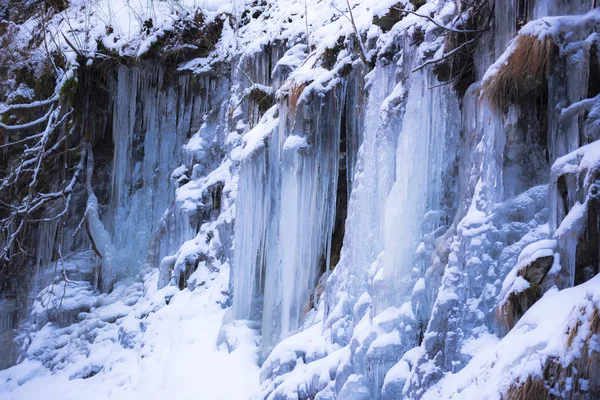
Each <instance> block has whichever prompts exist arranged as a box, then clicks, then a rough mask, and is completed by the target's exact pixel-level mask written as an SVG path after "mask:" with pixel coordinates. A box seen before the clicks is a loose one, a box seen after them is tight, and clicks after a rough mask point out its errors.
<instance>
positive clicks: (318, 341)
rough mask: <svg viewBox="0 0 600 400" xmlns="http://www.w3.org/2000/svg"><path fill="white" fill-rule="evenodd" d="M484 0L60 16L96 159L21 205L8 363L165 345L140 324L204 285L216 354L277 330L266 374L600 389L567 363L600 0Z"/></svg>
mask: <svg viewBox="0 0 600 400" xmlns="http://www.w3.org/2000/svg"><path fill="white" fill-rule="evenodd" d="M288 3H289V4H288ZM341 3H342V2H340V4H341ZM492 3H494V2H486V1H474V2H466V1H465V2H454V1H433V2H424V1H412V2H408V1H400V2H398V1H397V0H389V1H387V0H386V1H383V2H381V1H374V0H373V1H371V0H366V1H360V2H359V1H350V2H348V3H347V4H345V5H343V6H341V5H340V6H339V7H338V6H337V5H336V4H337V3H334V4H331V2H326V1H316V2H314V4H311V6H310V7H306V8H303V10H300V9H299V8H298V4H296V3H295V2H293V1H291V0H283V1H265V2H253V3H249V2H248V3H246V4H244V5H239V7H241V9H239V8H237V6H236V7H233V8H232V6H231V5H228V4H224V5H222V6H219V7H217V8H216V9H214V10H211V9H209V8H207V9H206V10H204V11H202V12H201V11H198V10H194V12H191V11H190V12H187V13H182V14H177V15H176V16H172V17H169V18H172V20H171V19H167V20H165V21H162V20H161V21H158V20H155V19H156V18H157V17H156V15H155V16H154V19H152V18H149V19H146V20H145V22H143V24H142V25H141V26H140V33H139V34H138V36H135V35H134V36H131V33H130V36H129V37H128V38H127V40H125V39H124V36H123V37H117V36H118V35H117V34H116V33H115V32H114V30H113V31H112V32H111V31H110V30H109V29H108V28H107V29H106V34H105V35H104V34H103V35H101V36H99V37H98V38H97V41H96V43H95V44H94V45H92V46H91V47H90V48H86V49H85V52H83V50H84V49H79V50H76V49H73V47H74V45H73V43H79V42H78V41H79V39H80V38H79V37H77V36H76V35H78V33H77V32H74V31H69V32H70V33H68V34H66V33H65V35H63V36H64V38H65V40H66V41H65V43H64V44H62V43H57V44H56V46H58V47H57V48H56V49H54V51H58V50H61V49H62V50H65V49H66V50H68V51H74V52H75V53H76V54H75V56H76V57H75V58H76V61H73V60H71V61H69V59H67V61H66V62H67V63H69V62H70V63H71V64H72V70H71V71H75V72H71V73H72V74H76V75H74V76H77V78H78V82H79V85H78V86H77V87H76V88H75V89H74V90H73V93H71V92H70V91H68V90H67V89H63V88H65V87H67V88H68V87H69V86H67V84H66V83H64V84H62V86H60V87H59V88H60V89H61V93H71V95H70V96H75V97H76V98H81V99H84V100H85V101H83V102H82V104H83V106H79V105H77V104H75V103H74V102H73V101H70V102H67V101H65V103H64V104H63V102H62V101H63V100H62V99H63V97H60V96H59V98H60V99H61V100H56V101H60V104H61V105H62V107H63V108H61V109H60V110H61V111H60V113H61V114H60V115H64V116H65V118H67V117H68V116H70V115H73V116H74V117H73V119H72V120H70V124H71V125H70V126H72V127H76V128H80V129H79V130H76V129H75V128H72V131H73V132H79V131H80V132H81V133H73V134H72V135H73V136H72V138H71V139H67V138H68V137H69V136H68V134H66V133H63V134H62V135H64V138H65V139H61V140H64V141H65V143H69V144H72V145H73V147H74V148H78V149H79V148H84V149H89V150H87V151H89V152H91V153H90V154H88V155H87V156H85V152H84V151H81V153H80V154H81V156H80V159H77V157H75V156H74V157H75V158H76V161H77V162H80V164H83V163H84V161H86V162H87V165H88V167H89V168H88V169H87V170H83V169H82V170H81V176H80V177H79V178H77V177H76V179H75V180H76V182H77V183H76V184H74V186H73V187H72V189H71V192H72V193H73V204H74V205H73V206H72V207H71V208H69V202H66V204H67V206H66V209H68V212H67V213H65V214H64V215H63V216H62V217H61V218H59V219H55V220H54V219H53V220H52V221H41V222H40V221H38V220H36V221H38V222H37V223H35V224H34V223H31V222H27V223H28V224H30V225H31V232H30V233H29V236H28V239H27V240H28V242H27V243H29V242H35V241H39V245H38V246H37V248H36V249H37V254H36V255H35V257H30V258H24V259H23V260H24V261H23V262H22V263H23V265H24V266H25V268H24V269H23V270H22V272H21V273H20V274H19V275H18V277H17V278H14V277H10V278H7V280H6V281H7V282H8V283H7V284H6V285H5V286H6V288H7V290H4V289H3V291H2V292H1V293H0V345H1V347H0V360H10V361H3V362H4V364H0V367H8V366H10V365H12V364H13V363H14V362H16V361H17V359H16V357H13V354H15V355H16V354H17V353H18V354H20V358H19V359H20V360H27V361H28V362H40V363H41V364H42V365H43V368H45V369H48V370H50V371H52V373H54V374H61V373H65V374H68V375H69V378H70V379H75V380H77V379H87V378H90V377H92V376H95V375H97V374H109V373H110V371H108V370H109V369H110V368H108V367H107V366H110V367H111V368H112V367H114V365H116V364H115V363H118V360H116V358H118V357H116V356H115V358H110V357H104V356H103V355H102V354H104V353H103V351H105V350H104V349H106V348H107V346H116V347H118V348H119V351H123V352H124V353H123V354H133V353H135V352H139V353H140V354H143V357H145V356H149V357H150V359H151V357H152V356H151V353H152V350H148V347H147V343H152V346H156V343H155V342H153V341H152V339H151V334H150V333H147V332H156V329H158V328H157V327H160V326H162V325H160V324H161V322H160V321H161V318H163V317H159V316H161V315H164V314H165V313H167V314H168V310H169V307H171V308H174V309H177V310H180V307H181V304H182V302H186V301H189V302H190V304H195V301H196V300H192V299H193V298H195V297H193V296H198V298H202V299H205V300H206V301H205V302H201V304H210V305H211V307H213V308H215V309H218V310H219V311H215V312H216V313H219V312H220V313H221V314H218V315H219V316H220V317H219V318H222V321H220V320H219V324H220V325H221V327H220V331H219V333H218V335H215V337H214V338H213V339H214V342H215V343H217V344H218V346H219V347H220V348H221V349H222V351H225V350H224V349H228V350H229V351H230V352H231V353H232V354H236V352H239V351H238V350H239V349H241V347H240V346H242V347H243V346H244V343H246V344H247V343H248V342H253V340H255V339H252V340H242V339H240V336H239V334H238V333H236V332H238V331H240V329H243V332H246V333H245V335H246V336H245V337H246V338H259V339H257V340H256V341H257V342H258V343H259V344H258V345H256V344H255V346H256V347H252V346H250V348H251V349H252V354H254V355H255V358H256V360H257V361H256V360H255V359H254V358H252V357H249V358H248V359H251V360H252V363H255V361H256V362H258V364H259V365H260V366H261V369H260V373H257V372H256V371H254V372H253V373H254V374H255V378H256V379H257V380H260V387H258V384H257V387H255V388H254V390H255V391H257V393H255V394H253V396H258V398H264V399H323V400H324V399H348V400H349V399H355V400H359V399H360V400H362V399H401V398H407V399H421V398H434V397H437V398H473V397H469V395H467V394H466V393H478V390H481V385H486V382H488V383H489V384H488V386H487V387H486V389H485V391H484V392H481V393H485V398H505V397H506V396H508V397H509V398H511V397H512V398H521V397H523V396H524V395H525V394H524V393H529V392H528V391H535V392H536V393H542V394H545V395H549V394H552V395H556V396H563V397H566V398H577V397H578V396H584V397H585V396H587V397H590V398H593V397H595V396H598V395H600V393H599V392H598V382H596V379H595V378H594V377H593V376H592V375H593V374H592V373H591V372H590V371H591V370H590V371H588V370H585V371H584V372H583V373H582V374H581V375H580V376H578V375H577V373H576V372H575V371H576V370H581V369H582V366H584V365H592V364H593V363H595V362H597V360H598V353H597V351H596V348H595V347H594V346H595V343H596V341H597V335H598V334H599V333H598V323H597V322H598V311H597V310H598V307H600V304H599V301H600V300H599V299H600V290H599V289H598V286H597V280H598V279H597V277H596V276H597V275H598V272H599V268H600V265H599V262H600V260H599V254H598V248H599V246H600V236H599V231H598V229H599V226H600V225H599V223H600V220H599V218H600V216H599V207H600V204H599V203H598V201H599V198H600V189H599V188H600V186H599V185H600V174H599V172H598V171H599V168H600V167H599V166H600V144H599V143H600V141H598V139H600V128H599V127H600V86H599V85H598V80H599V79H600V68H599V66H598V54H599V42H598V38H597V36H598V34H597V32H598V30H599V29H600V11H598V10H594V9H593V7H594V4H595V3H594V2H593V1H590V0H577V1H563V0H552V1H550V0H548V1H545V0H536V1H530V2H522V1H517V0H514V1H513V0H510V1H508V2H505V1H502V2H501V1H498V2H495V3H496V4H492ZM288 6H289V7H288ZM66 7H67V8H66V9H64V10H60V12H58V13H57V14H56V15H54V16H53V17H52V19H50V23H49V28H48V29H50V30H52V29H55V32H63V30H65V31H66V29H65V27H64V26H62V25H61V24H62V22H60V21H62V20H61V19H60V15H61V14H60V13H66V15H70V14H69V13H75V12H76V11H75V8H74V6H72V7H71V6H66ZM161 7H162V6H161ZM348 7H350V8H348ZM301 8H302V7H301ZM82 12H83V11H82ZM165 15H167V14H165ZM169 15H175V14H169ZM136 18H138V19H139V18H141V17H136ZM32 23H33V22H32ZM14 24H15V25H14V26H18V24H17V23H16V22H15V23H14ZM161 24H162V25H161ZM11 26H12V25H11ZM115 28H118V27H111V29H115ZM15 29H17V28H15ZM94 32H96V31H94ZM70 35H75V36H70ZM76 39H77V40H76ZM123 41H125V42H127V43H129V44H128V45H124V44H123ZM60 46H63V48H61V47H60ZM65 46H66V47H65ZM135 46H137V47H135ZM69 49H70V50H69ZM106 53H108V54H106ZM86 57H87V61H86V60H84V59H83V58H86ZM112 58H114V59H116V60H117V61H116V62H115V63H112V62H109V61H106V59H109V60H111V59H112ZM84 61H85V62H84ZM11 65H12V64H11ZM65 76H67V75H66V73H65ZM59 78H60V79H58V81H61V79H62V81H61V82H63V81H64V82H69V81H68V80H67V79H66V78H65V79H63V78H62V77H59ZM69 79H71V78H69ZM18 83H20V82H16V83H15V82H13V83H11V85H12V86H10V85H9V86H10V87H7V89H6V91H7V94H6V96H5V98H3V101H5V102H6V103H7V107H6V108H5V111H2V110H3V109H0V112H2V113H3V115H7V121H10V120H11V118H13V119H12V120H15V118H25V117H24V116H22V115H21V116H18V115H17V116H15V115H13V114H11V108H10V106H8V104H10V103H13V104H15V103H14V99H13V98H14V96H13V97H10V96H9V94H10V93H9V92H10V91H11V90H13V91H15V90H16V88H21V89H20V90H21V91H24V89H23V87H22V86H18V85H17V84H18ZM71 84H72V83H71ZM9 89H10V90H9ZM34 92H35V91H34ZM69 98H70V97H69ZM93 103H95V104H98V107H93V106H91V105H90V104H93ZM48 104H50V103H48ZM45 107H46V106H45ZM42 111H43V110H42ZM3 121H4V119H3ZM18 121H19V122H20V123H23V122H22V121H21V120H18ZM3 124H4V122H3ZM2 129H5V130H6V131H7V132H9V131H10V129H9V128H6V127H3V128H2ZM61 137H62V136H60V135H58V138H61ZM7 138H8V136H7ZM52 140H59V139H52ZM61 143H62V142H61ZM19 151H20V150H19ZM19 151H16V150H15V151H12V150H11V152H8V153H6V154H4V155H2V157H4V158H3V159H6V160H7V162H8V163H9V164H10V165H13V164H14V163H15V162H16V161H15V160H18V156H20V153H19ZM24 152H25V154H27V151H24ZM92 154H93V155H94V156H95V157H94V158H92V156H91V155H92ZM90 160H95V163H93V164H90ZM55 164H56V165H62V164H59V163H55ZM71 164H73V165H71ZM75 164H76V163H75V162H74V161H72V160H71V161H69V162H68V163H67V164H65V165H68V166H69V168H71V169H73V168H76V167H74V165H75ZM53 165H54V164H53ZM56 165H54V167H48V168H49V171H54V170H52V169H50V168H58V167H56ZM90 165H91V166H90ZM67 169H68V168H67ZM56 170H58V169H56ZM0 173H2V174H4V172H1V171H0ZM6 176H7V177H10V176H11V175H6ZM83 177H85V179H83ZM0 178H1V179H4V176H3V175H0ZM61 179H62V180H64V177H62V176H61V177H60V178H53V179H49V181H50V182H51V184H53V185H55V186H57V187H58V186H60V185H61V184H62V180H61ZM86 181H87V182H88V183H89V185H88V190H87V191H86V190H85V189H86V185H85V184H84V183H85V182H86ZM5 182H8V180H5ZM3 185H4V183H3ZM6 187H8V186H6ZM92 188H93V190H92ZM1 190H4V186H2V187H0V194H2V196H4V193H5V192H2V191H1ZM71 192H69V193H71ZM90 193H92V194H93V197H92V196H91V195H90ZM94 193H95V194H94ZM63 197H64V196H63ZM69 198H70V197H69ZM90 198H92V200H93V202H90ZM2 199H4V197H2ZM25 199H27V198H25ZM17 200H18V199H15V200H14V201H13V200H12V199H11V202H10V203H11V204H12V203H15V204H17V203H18V201H17ZM3 201H4V200H3ZM24 201H26V200H24ZM69 201H70V200H69ZM85 204H87V210H86V206H85ZM90 204H92V205H91V206H90ZM60 206H62V203H61V204H60ZM56 207H58V206H56ZM56 207H55V208H56ZM90 208H91V209H92V210H91V211H90ZM53 211H54V208H52V207H50V206H49V207H48V209H44V213H45V214H44V215H54V213H53ZM90 213H92V214H90ZM7 215H9V214H7ZM90 215H93V216H94V220H93V221H92V219H91V218H90ZM0 217H4V214H0ZM82 217H83V218H84V219H83V221H82ZM80 221H82V222H80ZM94 223H95V224H97V225H93V224H94ZM98 224H99V225H98ZM90 225H93V226H102V230H101V231H102V232H103V233H104V236H106V237H107V238H106V243H105V246H104V247H102V248H101V249H99V247H98V246H99V244H98V243H97V240H94V239H95V238H94V234H93V231H94V229H91V228H90ZM93 226H92V228H93ZM82 227H83V228H82ZM86 227H87V232H86ZM11 229H15V228H14V227H13V226H12V225H10V226H9V225H7V227H6V228H5V230H4V231H3V233H1V234H0V235H2V236H0V245H3V246H4V245H8V244H10V243H11V242H10V240H11V239H10V238H11V236H10V235H9V233H10V232H12V231H11ZM90 232H92V233H90ZM106 249H109V250H106ZM23 257H25V256H23ZM15 259H16V258H13V264H14V260H15ZM107 259H108V260H109V261H110V268H108V267H106V266H107V265H108V261H107ZM19 260H21V259H19ZM1 274H4V269H2V268H0V275H1ZM1 276H4V275H1ZM7 276H8V275H7ZM23 282H31V283H30V284H27V285H25V284H24V283H23ZM2 288H4V286H2ZM584 292H585V293H584ZM569 293H570V295H569V296H567V294H569ZM190 296H191V297H190ZM558 299H562V300H561V301H563V303H564V304H563V305H562V307H559V308H560V309H557V316H558V317H560V320H559V321H558V322H556V323H555V325H552V329H550V328H549V326H550V325H549V324H550V322H548V321H545V318H544V317H548V315H547V313H548V312H549V311H548V309H551V308H552V306H553V304H558V303H559V300H558ZM184 304H185V303H184ZM215 305H217V307H215ZM207 307H208V306H207ZM211 309H212V308H211ZM165 310H166V311H165ZM573 310H576V311H573ZM577 310H580V311H577ZM198 313H202V311H201V310H199V311H198ZM186 315H187V314H186ZM558 317H557V318H558ZM153 324H154V325H153ZM544 324H546V325H544ZM240 327H242V328H240ZM542 327H545V328H547V329H550V330H545V331H544V332H546V333H544V334H538V335H536V336H534V335H533V334H532V333H531V334H530V335H529V336H528V332H534V331H535V330H536V329H540V330H542ZM565 332H568V333H569V334H568V335H566V334H565ZM519 335H521V336H519ZM14 336H16V342H15V341H14V340H13V338H14ZM13 343H18V344H19V345H20V351H16V345H13ZM556 343H565V344H566V345H565V346H561V345H556ZM253 346H254V345H253ZM542 348H545V349H546V350H545V353H544V354H540V355H539V357H540V358H539V363H538V364H536V365H535V366H534V361H535V360H537V359H536V357H537V356H533V358H532V356H531V352H532V351H538V350H539V349H542ZM502 349H512V350H511V351H510V352H507V353H506V354H503V353H502V351H503V350H502ZM96 354H99V355H98V356H96ZM9 355H10V357H9ZM123 358H126V357H125V356H124V357H123ZM82 359H85V360H86V362H85V364H81V363H80V362H81V360H82ZM534 359H535V360H534ZM74 360H75V361H74ZM198 363H202V360H198ZM590 363H592V364H590ZM73 365H75V366H76V367H75V366H73ZM253 365H255V364H253ZM594 365H595V364H594ZM17 368H18V366H16V367H14V368H13V369H9V370H8V371H9V372H7V374H13V373H15V374H17V372H18V370H17ZM478 370H480V371H485V373H482V375H481V377H479V374H478V373H476V372H474V371H478ZM10 371H17V372H10ZM61 371H66V372H61ZM249 373H250V372H249ZM7 376H9V375H7ZM10 376H11V377H12V376H13V375H10ZM15 376H16V375H15ZM557 376H560V377H561V378H560V379H558V378H556V377H557ZM571 378H572V379H576V378H577V379H578V381H577V384H574V385H571V386H569V385H565V384H563V382H564V380H566V379H571ZM11 379H12V378H11ZM7 387H8V386H7ZM7 390H8V389H7ZM10 390H13V388H12V386H10ZM1 393H2V392H1V391H0V394H1ZM465 396H466V397H465ZM248 397H251V396H250V395H248Z"/></svg>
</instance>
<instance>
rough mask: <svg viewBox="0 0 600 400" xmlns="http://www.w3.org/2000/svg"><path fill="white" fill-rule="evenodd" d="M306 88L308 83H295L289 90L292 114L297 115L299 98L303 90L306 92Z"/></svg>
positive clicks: (289, 104) (289, 103)
mask: <svg viewBox="0 0 600 400" xmlns="http://www.w3.org/2000/svg"><path fill="white" fill-rule="evenodd" d="M304 88H306V83H301V84H299V85H294V86H293V87H292V88H291V89H290V90H289V92H288V99H287V100H288V108H289V110H290V114H291V115H296V109H297V107H298V99H299V98H300V96H301V95H302V92H304Z"/></svg>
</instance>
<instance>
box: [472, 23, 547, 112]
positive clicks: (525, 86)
mask: <svg viewBox="0 0 600 400" xmlns="http://www.w3.org/2000/svg"><path fill="white" fill-rule="evenodd" d="M557 52H558V46H557V45H556V43H555V42H554V40H553V39H552V38H551V37H550V36H546V37H544V38H543V39H541V40H540V39H538V38H537V37H534V36H530V35H520V36H518V37H517V42H516V43H515V45H514V50H513V52H512V53H511V54H510V55H509V56H508V59H507V60H506V62H505V63H504V64H503V65H502V66H501V67H500V68H499V69H498V71H497V72H496V73H495V74H494V75H493V76H492V77H491V78H490V79H487V80H486V81H485V82H484V83H483V91H484V93H485V95H486V97H487V98H488V100H489V101H490V104H491V105H492V106H493V107H495V108H497V109H499V110H506V108H507V106H508V105H509V104H510V103H515V102H517V101H518V100H519V99H520V98H523V97H526V96H527V95H528V94H530V93H535V92H537V91H539V90H543V89H545V86H546V84H547V81H546V75H547V73H548V71H549V68H550V63H551V60H552V58H553V56H554V55H555V54H556V53H557Z"/></svg>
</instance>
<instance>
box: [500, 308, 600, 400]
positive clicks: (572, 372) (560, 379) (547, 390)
mask: <svg viewBox="0 0 600 400" xmlns="http://www.w3.org/2000/svg"><path fill="white" fill-rule="evenodd" d="M581 311H582V314H583V315H585V310H581ZM582 325H583V324H582V323H581V321H577V323H575V324H574V325H573V326H572V327H570V328H569V331H568V332H567V338H566V345H567V349H569V350H571V349H572V347H573V345H574V344H575V345H576V343H577V342H576V341H575V338H576V337H577V336H578V334H579V333H580V330H581V326H582ZM599 335H600V315H599V312H598V308H597V307H595V308H594V309H593V311H592V314H591V316H590V318H589V326H588V329H587V335H586V336H585V338H583V342H580V343H581V345H580V347H579V348H578V349H572V350H576V351H577V352H578V353H579V354H580V356H579V357H578V358H576V359H574V360H573V361H572V362H571V363H569V364H567V365H565V364H564V363H563V361H562V360H561V359H560V358H557V357H548V358H547V359H546V361H545V364H544V368H543V379H540V378H531V377H529V378H528V379H527V381H525V382H524V383H520V382H519V381H518V380H517V382H516V383H515V384H514V385H512V386H511V387H510V389H509V390H508V392H507V393H506V396H505V398H506V399H515V400H525V399H527V400H529V399H533V400H537V399H552V398H569V399H579V398H582V399H598V398H600V374H599V373H598V371H599V368H600V352H598V349H597V341H598V336H599ZM584 382H585V384H584ZM558 394H560V397H559V396H558Z"/></svg>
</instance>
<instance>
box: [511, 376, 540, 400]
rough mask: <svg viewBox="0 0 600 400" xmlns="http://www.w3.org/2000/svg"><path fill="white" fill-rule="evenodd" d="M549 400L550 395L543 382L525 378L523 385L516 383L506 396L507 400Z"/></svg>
mask: <svg viewBox="0 0 600 400" xmlns="http://www.w3.org/2000/svg"><path fill="white" fill-rule="evenodd" d="M549 398H550V393H549V392H548V389H547V388H546V386H545V385H544V382H543V381H542V380H540V379H533V378H532V377H529V378H527V380H526V381H525V382H524V383H523V384H520V382H518V381H517V382H516V383H515V384H514V385H513V386H511V387H510V389H508V393H507V394H506V399H507V400H546V399H549Z"/></svg>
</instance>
